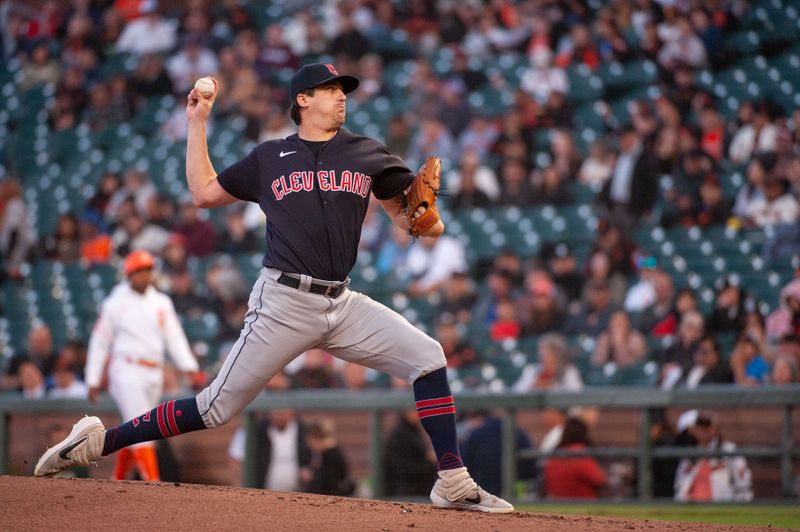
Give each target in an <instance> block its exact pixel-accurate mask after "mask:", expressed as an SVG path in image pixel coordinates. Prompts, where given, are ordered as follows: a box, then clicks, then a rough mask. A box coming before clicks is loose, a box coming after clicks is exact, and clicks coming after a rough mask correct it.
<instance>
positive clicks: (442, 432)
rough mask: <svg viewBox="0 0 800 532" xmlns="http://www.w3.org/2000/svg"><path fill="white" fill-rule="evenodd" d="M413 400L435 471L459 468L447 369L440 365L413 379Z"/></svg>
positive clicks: (454, 419) (454, 411)
mask: <svg viewBox="0 0 800 532" xmlns="http://www.w3.org/2000/svg"><path fill="white" fill-rule="evenodd" d="M414 400H415V401H416V403H417V414H418V415H419V420H420V422H421V423H422V427H423V428H424V429H425V432H427V433H428V436H430V438H431V443H433V450H434V451H435V452H436V460H437V461H438V463H439V470H440V471H441V470H443V469H455V468H457V467H463V465H464V463H463V462H462V461H461V453H460V452H459V450H458V436H457V434H456V407H455V403H454V401H453V396H452V394H451V392H450V384H449V383H448V382H447V369H446V368H440V369H437V370H436V371H434V372H432V373H429V374H427V375H425V376H424V377H420V378H419V379H417V380H416V381H415V382H414Z"/></svg>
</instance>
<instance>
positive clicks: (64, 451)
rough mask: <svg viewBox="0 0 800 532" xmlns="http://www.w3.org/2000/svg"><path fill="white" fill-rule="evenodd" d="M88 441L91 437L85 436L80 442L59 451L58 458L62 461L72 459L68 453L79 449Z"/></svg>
mask: <svg viewBox="0 0 800 532" xmlns="http://www.w3.org/2000/svg"><path fill="white" fill-rule="evenodd" d="M88 439H89V436H84V437H83V438H81V439H80V440H78V441H76V442H75V443H73V444H72V445H68V446H67V447H64V448H63V449H61V451H59V453H58V456H59V457H60V458H61V459H62V460H69V459H70V458H69V454H68V453H69V452H70V451H71V450H72V449H74V448H75V447H77V446H78V445H80V444H82V443H83V442H85V441H86V440H88Z"/></svg>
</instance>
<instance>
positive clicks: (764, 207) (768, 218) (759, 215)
mask: <svg viewBox="0 0 800 532" xmlns="http://www.w3.org/2000/svg"><path fill="white" fill-rule="evenodd" d="M763 190H764V197H763V198H760V199H758V200H755V201H753V202H751V204H750V207H749V209H748V211H747V214H746V215H747V218H748V219H749V220H750V221H751V222H752V223H753V224H754V225H755V226H756V227H760V228H764V227H768V226H776V225H783V224H793V223H794V222H796V221H797V219H798V217H799V216H800V205H798V203H797V200H796V199H795V198H794V196H792V195H791V194H789V193H788V185H787V183H786V181H785V180H783V179H780V178H778V177H775V176H769V177H767V179H766V180H765V181H764V187H763Z"/></svg>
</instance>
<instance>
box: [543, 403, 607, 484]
mask: <svg viewBox="0 0 800 532" xmlns="http://www.w3.org/2000/svg"><path fill="white" fill-rule="evenodd" d="M591 445H592V444H591V441H590V440H589V432H588V428H587V426H586V423H584V422H583V421H582V420H580V419H578V418H574V417H573V418H569V419H567V422H566V424H565V425H564V433H563V434H562V435H561V443H559V444H558V449H561V450H566V451H583V450H585V449H587V448H589V447H591ZM605 483H606V475H605V473H604V472H603V470H602V469H601V468H600V465H599V464H598V463H597V460H595V459H594V458H592V457H588V456H586V457H574V458H573V457H555V458H550V459H548V460H547V463H546V464H545V466H544V489H545V495H546V496H547V497H550V498H553V499H597V497H598V494H599V493H600V489H601V488H602V487H603V486H604V485H605Z"/></svg>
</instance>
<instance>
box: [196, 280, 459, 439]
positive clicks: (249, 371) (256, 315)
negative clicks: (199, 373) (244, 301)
mask: <svg viewBox="0 0 800 532" xmlns="http://www.w3.org/2000/svg"><path fill="white" fill-rule="evenodd" d="M280 275H281V272H280V271H278V270H274V269H271V268H262V270H261V274H260V275H259V278H258V280H257V281H256V282H255V284H254V286H253V290H252V292H251V293H250V300H249V302H248V311H247V315H246V316H245V320H244V326H243V328H242V332H241V334H240V336H239V339H238V340H237V341H236V343H235V344H234V346H233V348H232V349H231V351H230V353H229V354H228V357H227V358H226V359H225V363H224V364H223V366H222V369H221V370H220V372H219V374H218V375H217V377H216V378H215V379H214V381H213V382H212V383H211V384H210V385H209V386H208V387H207V388H205V389H204V390H203V391H201V392H200V393H199V394H198V395H197V407H198V410H199V411H200V415H201V416H202V417H203V421H204V422H205V424H206V427H208V428H213V427H218V426H220V425H223V424H224V423H226V422H227V421H229V420H230V419H231V418H233V416H235V415H237V414H238V413H239V412H241V411H242V409H244V407H245V406H247V405H248V404H249V403H250V402H251V401H252V400H253V399H255V397H256V396H257V395H258V394H259V392H261V390H263V389H264V385H265V384H266V382H267V381H268V380H269V379H271V378H272V376H273V375H275V374H276V373H278V372H279V371H280V370H282V369H283V368H284V367H285V366H286V365H287V364H288V363H289V362H291V361H292V360H294V359H295V358H296V357H298V356H299V355H300V354H301V353H303V352H305V351H307V350H309V349H313V348H319V349H324V350H325V351H327V352H329V353H331V354H332V355H334V356H336V357H338V358H340V359H342V360H346V361H348V362H353V363H356V364H360V365H362V366H366V367H368V368H372V369H375V370H378V371H382V372H385V373H388V374H389V375H392V376H394V377H398V378H400V379H403V380H405V381H408V382H414V381H415V380H416V379H417V378H419V377H421V376H422V375H427V374H428V373H430V372H432V371H435V370H437V369H439V368H442V367H444V366H445V365H446V364H447V363H446V360H445V357H444V352H443V351H442V348H441V346H440V345H439V343H438V342H436V341H435V340H433V339H432V338H430V337H429V336H427V335H426V334H425V333H423V332H422V331H420V330H419V329H417V328H416V327H414V326H413V325H411V323H409V322H408V321H407V320H406V319H405V318H404V317H402V316H401V315H399V314H398V313H397V312H395V311H393V310H391V309H389V308H388V307H386V306H384V305H382V304H380V303H378V302H377V301H374V300H372V299H370V298H369V297H367V296H365V295H364V294H360V293H358V292H353V291H352V290H349V289H346V290H345V291H344V292H343V293H342V294H341V295H340V296H339V297H338V298H336V299H332V298H328V297H326V296H324V295H320V294H313V293H310V292H307V291H302V290H300V289H297V288H291V287H288V286H284V285H282V284H279V283H278V282H277V279H278V277H279V276H280ZM314 282H324V281H318V280H314ZM334 284H338V283H334Z"/></svg>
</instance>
